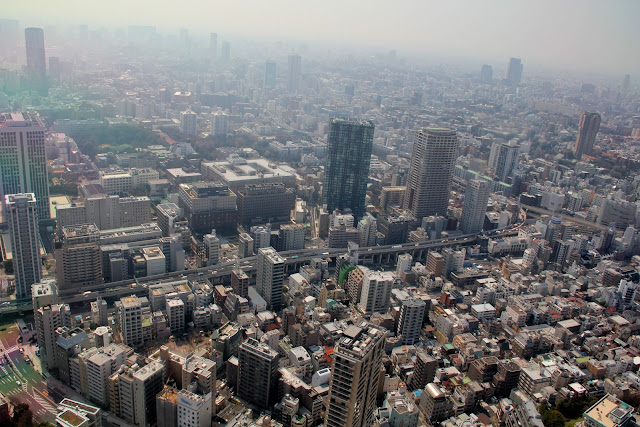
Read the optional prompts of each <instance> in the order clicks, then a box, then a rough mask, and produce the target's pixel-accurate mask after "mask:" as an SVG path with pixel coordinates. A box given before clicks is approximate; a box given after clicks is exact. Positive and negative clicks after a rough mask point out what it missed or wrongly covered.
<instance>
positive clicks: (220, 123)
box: [211, 111, 229, 136]
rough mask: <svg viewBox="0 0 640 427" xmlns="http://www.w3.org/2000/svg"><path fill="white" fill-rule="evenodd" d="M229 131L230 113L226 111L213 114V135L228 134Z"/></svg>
mask: <svg viewBox="0 0 640 427" xmlns="http://www.w3.org/2000/svg"><path fill="white" fill-rule="evenodd" d="M228 133H229V115H228V114H227V113H225V112H224V111H216V112H215V113H213V114H211V135H213V136H227V134H228Z"/></svg>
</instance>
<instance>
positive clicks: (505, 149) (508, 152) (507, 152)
mask: <svg viewBox="0 0 640 427" xmlns="http://www.w3.org/2000/svg"><path fill="white" fill-rule="evenodd" d="M520 149H521V145H520V143H519V142H518V140H517V139H512V140H510V141H509V142H494V143H493V145H492V146H491V153H490V154H489V163H488V167H489V169H491V170H493V176H494V177H497V178H498V179H499V180H500V181H502V182H511V179H510V178H511V177H512V175H513V171H514V169H515V168H516V166H517V165H518V155H519V154H520Z"/></svg>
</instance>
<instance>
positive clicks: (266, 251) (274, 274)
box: [256, 247, 284, 311]
mask: <svg viewBox="0 0 640 427" xmlns="http://www.w3.org/2000/svg"><path fill="white" fill-rule="evenodd" d="M257 267H258V270H257V272H256V290H257V291H258V293H259V294H260V295H261V296H262V298H264V299H265V301H266V302H267V306H268V307H270V308H271V310H273V311H278V310H280V308H281V307H282V284H283V282H284V259H282V257H281V256H280V254H278V252H277V251H276V250H275V249H273V248H272V247H268V248H262V249H259V250H258V266H257Z"/></svg>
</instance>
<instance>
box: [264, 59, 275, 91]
mask: <svg viewBox="0 0 640 427" xmlns="http://www.w3.org/2000/svg"><path fill="white" fill-rule="evenodd" d="M275 87H276V62H275V61H267V62H266V63H265V66H264V88H265V89H274V88H275Z"/></svg>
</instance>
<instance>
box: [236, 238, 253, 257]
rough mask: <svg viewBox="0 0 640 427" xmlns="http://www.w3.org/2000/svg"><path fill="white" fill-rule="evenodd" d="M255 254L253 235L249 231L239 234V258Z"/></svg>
mask: <svg viewBox="0 0 640 427" xmlns="http://www.w3.org/2000/svg"><path fill="white" fill-rule="evenodd" d="M252 255H253V237H251V235H250V234H249V233H240V234H239V235H238V258H246V257H250V256H252Z"/></svg>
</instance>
